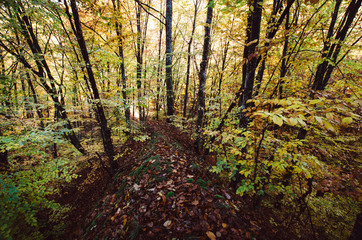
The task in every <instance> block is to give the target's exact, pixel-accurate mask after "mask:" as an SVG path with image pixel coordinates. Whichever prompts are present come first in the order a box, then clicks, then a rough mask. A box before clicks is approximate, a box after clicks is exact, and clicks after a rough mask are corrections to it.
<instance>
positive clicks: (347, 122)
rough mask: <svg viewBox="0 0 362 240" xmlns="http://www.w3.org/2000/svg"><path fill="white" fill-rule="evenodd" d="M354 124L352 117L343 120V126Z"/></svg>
mask: <svg viewBox="0 0 362 240" xmlns="http://www.w3.org/2000/svg"><path fill="white" fill-rule="evenodd" d="M352 122H353V119H352V118H351V117H345V118H343V119H342V124H343V125H348V124H351V123H352Z"/></svg>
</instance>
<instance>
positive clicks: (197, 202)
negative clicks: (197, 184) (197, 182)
mask: <svg viewBox="0 0 362 240" xmlns="http://www.w3.org/2000/svg"><path fill="white" fill-rule="evenodd" d="M191 204H192V205H194V206H196V205H199V201H197V200H194V201H193V202H192V203H191Z"/></svg>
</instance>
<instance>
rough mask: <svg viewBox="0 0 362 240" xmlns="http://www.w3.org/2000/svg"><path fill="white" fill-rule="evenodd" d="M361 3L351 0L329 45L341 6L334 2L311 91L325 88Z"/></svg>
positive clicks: (361, 1)
mask: <svg viewBox="0 0 362 240" xmlns="http://www.w3.org/2000/svg"><path fill="white" fill-rule="evenodd" d="M361 3H362V0H352V1H351V2H350V4H349V5H348V8H347V10H346V12H345V14H344V16H343V19H342V21H341V22H340V24H339V27H338V29H337V31H336V35H335V38H334V41H333V42H334V43H333V44H331V39H332V35H333V29H334V26H335V24H336V20H337V17H338V11H339V8H340V4H341V0H337V1H336V5H335V8H334V12H333V14H332V20H331V24H330V27H329V29H328V34H327V39H326V41H325V42H324V46H323V51H322V59H323V62H322V63H321V64H319V65H318V67H317V71H316V74H315V79H314V82H313V86H312V89H313V90H324V88H325V87H326V86H327V84H328V81H329V79H330V77H331V74H332V72H333V70H334V68H335V67H336V66H337V64H338V62H337V58H338V55H339V53H340V51H341V48H342V45H343V42H344V40H345V38H346V36H347V33H348V31H349V30H350V27H351V25H352V22H353V20H354V18H355V17H356V15H357V13H358V9H359V8H360V6H361Z"/></svg>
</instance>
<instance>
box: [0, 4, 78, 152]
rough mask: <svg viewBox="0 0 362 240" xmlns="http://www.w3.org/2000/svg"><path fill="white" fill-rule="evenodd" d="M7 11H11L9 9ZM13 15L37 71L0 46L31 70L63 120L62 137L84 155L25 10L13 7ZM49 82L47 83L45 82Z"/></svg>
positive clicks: (7, 48)
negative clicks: (64, 130) (65, 131)
mask: <svg viewBox="0 0 362 240" xmlns="http://www.w3.org/2000/svg"><path fill="white" fill-rule="evenodd" d="M9 11H11V10H10V9H9ZM14 13H16V14H14V15H15V16H16V19H17V21H18V22H19V25H20V32H21V34H22V35H23V37H24V39H25V41H26V42H27V44H28V46H29V48H30V50H31V52H32V54H33V55H34V56H36V57H34V60H35V64H36V66H37V70H36V69H34V68H33V67H32V66H31V64H30V63H29V62H28V61H27V60H26V59H25V57H24V56H23V55H22V54H19V53H17V52H16V51H12V50H11V49H10V48H9V47H7V46H6V45H3V44H1V46H2V47H3V48H4V49H5V50H6V51H7V52H8V53H10V54H11V55H13V56H15V57H16V58H17V59H18V61H19V62H21V63H22V64H23V65H24V67H25V68H27V69H29V70H31V71H32V72H33V73H34V74H35V75H36V76H37V77H38V78H39V81H40V84H41V86H42V87H43V88H44V90H45V91H46V92H47V94H48V95H49V96H50V97H51V99H52V100H53V102H54V106H55V108H56V110H57V111H58V112H59V114H60V117H61V118H62V119H63V120H64V122H65V123H64V127H65V128H66V129H67V130H69V131H68V132H67V133H64V136H65V137H66V138H67V139H68V140H69V141H70V142H71V143H72V144H73V146H74V147H75V148H76V149H77V150H78V151H79V152H81V153H82V154H85V150H84V148H83V147H82V145H81V144H80V141H79V139H78V138H77V137H76V135H75V133H74V131H73V127H72V125H71V123H70V120H69V118H68V116H67V113H66V111H65V108H64V105H63V104H62V103H61V102H60V101H59V98H58V95H57V89H56V84H55V79H54V77H53V75H52V73H51V71H50V68H49V66H48V63H47V61H46V60H45V58H44V53H43V52H42V50H41V48H40V45H39V41H38V38H37V36H36V35H35V33H34V30H33V26H32V24H31V21H30V19H29V17H28V16H27V15H26V14H25V9H24V7H23V6H22V4H21V3H19V5H16V6H14ZM46 79H48V80H49V82H47V81H46Z"/></svg>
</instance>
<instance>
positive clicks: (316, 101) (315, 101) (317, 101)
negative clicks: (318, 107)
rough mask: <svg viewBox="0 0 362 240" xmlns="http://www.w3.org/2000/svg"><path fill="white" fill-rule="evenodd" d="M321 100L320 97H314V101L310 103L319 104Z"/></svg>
mask: <svg viewBox="0 0 362 240" xmlns="http://www.w3.org/2000/svg"><path fill="white" fill-rule="evenodd" d="M320 102H321V100H319V99H313V100H312V101H310V102H309V104H317V103H320Z"/></svg>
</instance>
